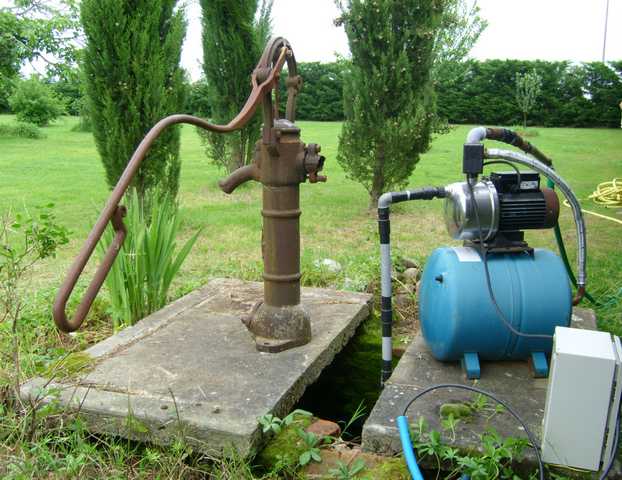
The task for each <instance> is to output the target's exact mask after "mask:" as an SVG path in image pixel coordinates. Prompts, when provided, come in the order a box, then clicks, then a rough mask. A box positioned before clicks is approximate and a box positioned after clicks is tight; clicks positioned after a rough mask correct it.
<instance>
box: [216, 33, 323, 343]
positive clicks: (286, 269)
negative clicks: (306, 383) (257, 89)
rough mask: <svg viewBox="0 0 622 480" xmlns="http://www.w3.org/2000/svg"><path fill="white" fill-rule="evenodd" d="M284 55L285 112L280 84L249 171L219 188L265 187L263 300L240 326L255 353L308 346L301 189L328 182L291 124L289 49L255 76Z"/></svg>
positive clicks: (279, 50) (280, 49) (293, 80)
mask: <svg viewBox="0 0 622 480" xmlns="http://www.w3.org/2000/svg"><path fill="white" fill-rule="evenodd" d="M282 54H285V55H286V60H287V67H288V78H287V82H286V85H287V108H286V116H285V118H279V105H278V100H279V99H278V84H277V86H276V87H275V90H274V91H275V95H274V99H273V96H272V91H270V92H268V93H267V94H266V95H265V96H264V98H263V132H262V138H261V140H259V141H258V142H257V145H256V147H255V158H254V161H253V163H252V164H251V165H248V166H245V167H242V168H239V169H238V170H236V171H234V172H233V173H232V174H231V175H230V176H229V177H227V178H226V179H225V180H223V181H221V182H220V183H219V185H220V187H221V189H222V190H223V191H224V192H226V193H231V192H233V190H234V189H235V188H236V187H237V186H238V185H240V184H241V183H243V182H246V181H248V180H255V181H259V182H261V183H262V184H263V209H262V211H261V213H262V216H263V237H262V254H263V263H264V272H263V280H264V300H263V302H260V303H259V304H257V305H256V306H255V307H254V308H253V311H252V312H251V314H250V315H248V316H247V317H245V318H244V319H243V320H242V321H243V322H244V324H245V325H246V327H247V328H248V329H249V331H250V332H251V334H252V335H253V336H254V337H255V342H256V345H257V349H258V350H260V351H266V352H280V351H282V350H286V349H288V348H292V347H295V346H299V345H304V344H305V343H308V342H309V341H310V340H311V323H310V320H309V315H308V313H307V312H306V311H305V309H304V307H303V306H302V305H301V304H300V278H301V273H300V214H301V211H300V184H301V183H303V182H305V181H306V180H307V178H308V179H309V181H310V182H311V183H316V182H318V181H326V177H323V176H320V175H318V172H319V171H320V170H321V169H322V167H323V164H324V157H323V156H321V155H320V154H319V152H320V147H319V146H318V145H315V144H309V145H306V146H305V144H304V143H302V142H301V140H300V129H299V128H298V127H297V126H296V125H295V124H294V121H295V102H296V95H297V94H298V91H299V89H300V87H301V84H302V80H301V78H300V77H299V76H298V75H297V72H296V61H295V58H294V54H293V52H292V50H291V47H290V45H289V43H288V42H287V41H286V40H284V39H281V38H280V39H276V40H274V41H273V42H272V43H271V45H269V46H268V48H267V49H266V50H265V52H264V54H263V56H262V58H261V60H260V62H259V65H258V66H257V68H256V69H255V71H254V72H253V76H254V77H256V81H257V82H258V83H261V82H263V81H264V79H265V77H267V75H268V74H269V73H270V71H271V69H272V64H273V63H277V62H278V58H279V56H280V55H282Z"/></svg>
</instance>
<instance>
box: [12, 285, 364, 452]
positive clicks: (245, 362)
mask: <svg viewBox="0 0 622 480" xmlns="http://www.w3.org/2000/svg"><path fill="white" fill-rule="evenodd" d="M262 297H263V285H262V284H261V283H256V282H244V281H241V280H234V279H214V280H211V281H210V282H209V283H208V284H207V285H206V286H205V287H203V288H201V289H199V290H195V291H194V292H192V293H190V294H188V295H186V296H185V297H183V298H181V299H179V300H177V301H175V302H173V303H172V304H170V305H168V306H167V307H165V308H163V309H162V310H160V311H158V312H156V313H154V314H152V315H150V316H148V317H147V318H145V319H143V320H141V321H140V322H138V323H137V324H136V325H134V326H132V327H128V328H126V329H124V330H122V331H120V332H119V333H117V334H116V335H113V336H112V337H110V338H108V339H106V340H104V341H102V342H100V343H98V344H96V345H94V346H92V347H91V348H89V349H88V350H86V352H85V353H86V354H88V355H89V356H90V357H91V358H92V359H93V362H92V363H91V364H90V365H89V366H88V368H85V369H84V371H82V372H80V373H79V374H77V375H73V376H72V379H71V380H60V379H55V380H54V381H50V380H47V379H44V378H34V379H31V380H29V381H27V382H26V383H25V384H24V385H23V386H22V388H21V392H20V394H21V396H22V398H24V399H30V400H32V401H34V402H37V404H39V405H42V404H45V403H46V402H49V401H52V400H58V401H59V403H60V406H61V407H63V408H66V409H68V410H79V411H80V415H81V417H82V418H83V419H84V420H85V422H86V424H87V426H88V428H89V429H90V430H91V431H93V432H98V433H109V434H113V435H118V436H122V437H125V438H130V439H134V440H140V441H149V442H153V443H156V444H162V445H166V444H170V443H172V442H173V441H174V440H175V439H176V438H179V436H180V435H183V437H184V438H185V439H186V441H187V442H188V443H190V444H191V445H192V446H194V447H195V448H196V449H197V450H199V451H202V452H205V453H207V454H209V455H215V456H216V455H219V454H221V453H222V451H223V450H224V449H226V448H229V447H231V446H233V447H235V448H236V449H237V450H238V452H239V453H240V454H241V455H242V456H247V455H250V454H252V453H254V452H255V451H256V450H257V449H258V448H259V447H260V446H261V445H262V444H263V442H264V441H265V438H264V437H263V435H262V431H261V428H260V426H259V423H258V418H259V417H261V416H263V415H265V414H268V413H270V414H273V415H276V416H279V417H281V418H283V417H284V416H286V415H287V413H288V412H289V411H290V410H291V408H292V407H293V406H294V404H295V403H296V402H297V401H298V399H299V398H300V397H301V396H302V394H303V393H304V391H305V388H306V387H307V386H308V385H310V384H311V383H313V382H314V381H315V380H316V379H317V378H318V376H319V375H320V373H321V372H322V370H323V369H324V368H325V367H326V366H327V365H329V364H330V363H331V362H332V360H333V358H334V357H335V355H336V354H337V353H338V352H339V351H341V349H342V348H343V347H344V346H345V345H346V344H347V342H348V340H349V339H350V338H351V337H352V335H353V334H354V332H355V330H356V328H357V326H358V325H359V324H360V323H361V322H362V321H363V320H364V319H365V318H367V317H368V316H369V314H370V312H371V302H372V296H371V295H368V294H361V293H352V292H338V291H334V290H328V289H319V288H303V289H302V303H303V305H304V307H305V308H306V309H307V310H308V312H309V315H310V318H311V329H312V339H311V342H310V343H308V344H306V345H304V346H300V347H297V348H292V349H290V350H286V351H283V352H280V353H265V352H258V351H257V350H256V348H255V342H254V341H253V339H252V337H251V335H250V334H249V332H248V331H247V330H246V328H245V327H244V325H243V324H242V322H241V321H240V319H241V318H242V317H243V316H244V315H247V314H248V313H249V312H250V311H251V309H252V307H253V306H254V305H255V304H256V303H257V302H258V301H259V300H261V298H262Z"/></svg>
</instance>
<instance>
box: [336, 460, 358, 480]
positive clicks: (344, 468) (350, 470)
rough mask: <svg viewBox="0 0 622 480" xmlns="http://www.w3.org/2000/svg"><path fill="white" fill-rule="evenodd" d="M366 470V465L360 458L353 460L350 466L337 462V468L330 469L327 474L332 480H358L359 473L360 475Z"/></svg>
mask: <svg viewBox="0 0 622 480" xmlns="http://www.w3.org/2000/svg"><path fill="white" fill-rule="evenodd" d="M366 468H367V465H365V460H363V459H362V458H357V459H355V460H354V461H353V462H352V464H351V465H348V464H346V463H344V462H342V461H341V460H339V461H338V462H337V466H336V467H335V468H331V469H330V470H329V471H328V473H329V475H330V476H331V478H333V479H334V480H354V479H356V478H359V477H358V475H359V473H362V472H363V471H364V470H365V469H366Z"/></svg>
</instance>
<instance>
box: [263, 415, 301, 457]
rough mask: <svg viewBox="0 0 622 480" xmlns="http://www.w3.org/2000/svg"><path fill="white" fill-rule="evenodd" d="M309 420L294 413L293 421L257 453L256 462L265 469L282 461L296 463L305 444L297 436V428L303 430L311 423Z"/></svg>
mask: <svg viewBox="0 0 622 480" xmlns="http://www.w3.org/2000/svg"><path fill="white" fill-rule="evenodd" d="M311 421H312V418H311V417H308V416H305V415H295V417H294V422H293V423H292V424H291V425H289V426H287V427H285V428H283V430H281V433H279V434H278V435H275V436H274V437H273V438H272V439H271V440H270V441H269V442H268V444H267V445H266V447H265V448H264V449H263V450H262V451H261V452H260V453H259V455H258V456H257V460H258V463H259V464H260V465H261V466H263V467H265V468H267V469H271V468H272V467H274V466H275V465H277V464H282V463H287V464H290V465H296V464H298V457H299V456H300V454H302V453H303V452H304V451H305V450H306V446H305V444H304V442H303V441H302V439H301V438H300V437H299V436H298V432H297V430H298V429H299V428H301V429H303V430H304V429H305V428H307V427H308V426H309V425H311Z"/></svg>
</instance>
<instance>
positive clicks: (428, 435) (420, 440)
mask: <svg viewBox="0 0 622 480" xmlns="http://www.w3.org/2000/svg"><path fill="white" fill-rule="evenodd" d="M470 403H471V404H472V405H475V408H476V409H477V408H479V410H478V411H485V409H486V408H487V406H486V404H485V403H484V402H482V400H481V399H479V398H476V399H474V400H473V401H472V402H470ZM458 421H459V420H458V419H456V418H454V417H453V414H449V415H448V416H447V417H445V418H442V417H441V426H442V428H443V430H445V431H449V432H450V433H451V435H452V441H453V440H454V439H455V427H456V425H457V423H458ZM411 433H412V435H413V438H414V442H413V445H414V447H415V449H416V451H417V455H418V457H420V458H424V457H432V458H433V459H434V460H435V461H436V465H437V469H438V470H439V472H440V470H441V468H443V470H447V469H449V471H450V473H449V474H447V475H446V478H456V477H458V476H460V475H463V474H466V475H468V476H469V477H470V478H471V479H473V480H485V479H490V478H502V479H511V480H515V479H517V478H522V477H520V476H518V475H517V474H516V473H515V472H514V470H513V469H512V463H513V462H514V461H517V460H518V459H519V458H520V457H521V455H522V454H523V452H524V450H525V448H527V447H528V446H529V442H528V441H527V440H526V439H520V438H514V437H508V438H505V439H503V438H501V436H500V435H499V434H498V433H497V432H496V431H494V430H493V429H488V430H486V432H484V433H483V434H481V435H480V436H479V438H480V444H481V452H472V451H466V452H463V451H460V450H458V449H456V448H453V447H451V446H449V445H447V444H445V443H444V442H443V439H442V436H441V433H440V432H438V431H436V430H429V427H428V424H427V422H426V421H425V419H423V418H422V417H420V418H419V422H418V423H417V425H416V426H415V428H414V429H413V430H412V432H411Z"/></svg>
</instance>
